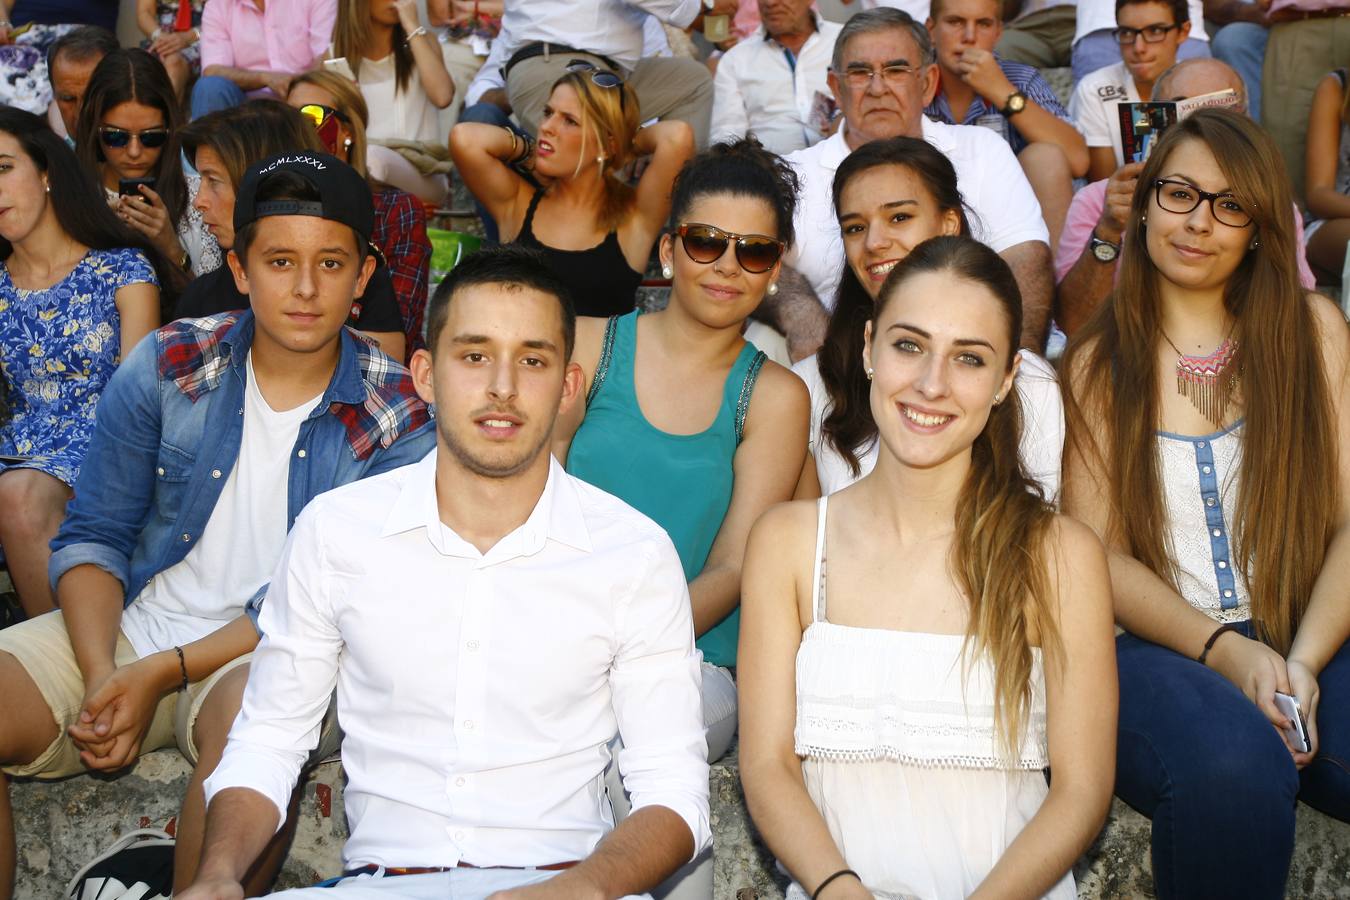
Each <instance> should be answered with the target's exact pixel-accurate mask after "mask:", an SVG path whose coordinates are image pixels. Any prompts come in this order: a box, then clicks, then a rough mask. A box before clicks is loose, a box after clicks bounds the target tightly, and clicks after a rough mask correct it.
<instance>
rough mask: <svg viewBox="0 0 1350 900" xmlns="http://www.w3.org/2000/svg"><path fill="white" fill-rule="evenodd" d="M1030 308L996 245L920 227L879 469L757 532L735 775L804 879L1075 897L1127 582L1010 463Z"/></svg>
mask: <svg viewBox="0 0 1350 900" xmlns="http://www.w3.org/2000/svg"><path fill="white" fill-rule="evenodd" d="M939 296H940V297H941V298H942V302H941V303H935V302H933V301H934V298H935V297H939ZM1021 317H1022V316H1021V296H1020V294H1019V291H1018V289H1017V283H1016V281H1015V280H1014V278H1013V275H1012V272H1011V270H1010V269H1009V268H1008V266H1007V264H1006V263H1004V262H1003V260H1002V259H1000V258H999V256H998V254H996V253H995V252H994V251H993V250H991V249H989V248H988V247H986V246H984V245H983V244H980V243H978V242H976V241H973V240H971V239H969V238H965V237H956V236H951V237H938V238H933V239H932V240H930V241H927V242H925V243H923V244H921V245H919V246H918V247H916V248H915V249H914V251H913V252H912V253H911V254H910V255H909V256H908V257H906V259H905V260H904V261H903V262H901V263H900V264H899V265H897V266H896V268H895V270H894V272H893V273H892V274H891V276H890V277H889V278H888V279H887V281H886V286H885V289H884V290H883V291H882V294H881V297H880V298H879V300H878V304H877V308H876V312H875V314H874V316H873V318H872V319H871V320H870V321H869V322H868V323H867V325H866V332H865V333H866V342H865V347H864V353H865V359H866V360H867V378H868V380H869V384H870V391H869V403H870V406H871V409H872V415H873V418H874V420H875V422H876V427H877V437H878V442H879V444H880V451H879V453H878V456H877V462H876V468H874V469H873V470H872V471H871V473H870V474H868V475H867V476H866V477H864V478H863V479H862V480H861V481H859V482H858V483H857V484H855V485H852V486H850V487H848V488H845V489H844V490H842V491H840V492H839V493H837V494H834V495H832V496H830V497H827V498H823V499H821V500H820V501H818V502H795V503H790V504H785V505H782V506H779V507H776V508H775V509H773V510H771V511H769V512H768V513H766V514H765V515H764V516H763V517H762V518H761V519H760V520H759V522H758V523H757V524H756V525H755V528H754V530H753V532H752V533H751V537H750V546H749V550H748V552H747V557H746V562H745V577H744V581H743V583H742V594H741V609H742V627H741V643H740V652H739V660H740V668H739V670H738V671H739V673H740V679H741V680H740V690H741V698H742V699H741V749H740V764H741V780H742V783H743V785H744V787H745V794H746V800H747V802H748V804H749V808H750V812H751V814H752V815H753V817H754V819H755V824H756V825H757V826H758V828H759V831H760V833H761V834H762V835H763V836H764V839H765V841H766V842H767V843H768V845H769V847H770V849H772V850H773V851H774V853H775V854H776V855H777V856H778V858H779V859H780V860H781V861H782V862H783V864H784V865H786V867H787V869H788V871H789V872H790V873H791V875H792V876H793V879H794V884H793V886H792V887H791V889H790V890H789V894H788V896H789V898H794V900H804V898H805V897H807V896H810V897H812V898H820V900H845V898H850V897H853V898H859V900H861V898H868V900H871V898H873V897H883V898H898V897H923V898H925V900H944V898H966V897H987V896H1025V897H1030V896H1049V897H1052V898H1056V900H1060V898H1066V900H1067V898H1072V897H1074V896H1075V892H1074V884H1073V878H1072V876H1071V875H1070V874H1069V868H1070V866H1072V865H1073V862H1074V860H1075V859H1077V858H1078V856H1079V854H1081V853H1082V852H1083V851H1084V850H1085V849H1086V848H1087V846H1088V844H1089V843H1091V841H1092V840H1093V838H1094V837H1095V836H1096V834H1097V829H1098V828H1099V827H1100V826H1101V823H1102V821H1103V819H1104V818H1105V815H1106V811H1107V807H1108V804H1109V802H1110V796H1111V784H1112V775H1113V770H1112V764H1111V758H1112V750H1113V748H1114V746H1115V706H1116V696H1115V679H1114V678H1113V677H1112V675H1113V669H1114V654H1113V652H1112V645H1111V611H1110V610H1111V603H1110V592H1109V589H1108V576H1107V569H1106V559H1105V555H1104V553H1103V552H1102V547H1101V544H1100V542H1099V541H1098V540H1097V539H1096V537H1095V536H1094V535H1093V534H1092V533H1091V532H1090V531H1089V530H1088V529H1087V528H1086V527H1084V526H1083V525H1081V524H1079V523H1077V522H1074V521H1073V520H1071V519H1068V518H1065V517H1062V516H1057V515H1055V512H1054V510H1053V509H1052V508H1051V507H1050V505H1049V504H1047V503H1046V502H1045V501H1044V500H1043V499H1042V498H1041V497H1040V495H1039V492H1038V491H1036V490H1035V489H1034V485H1033V483H1032V481H1031V479H1030V478H1029V477H1028V476H1027V474H1026V472H1025V471H1024V470H1023V468H1022V465H1021V463H1020V462H1019V459H1018V454H1017V438H1018V433H1019V422H1018V420H1019V418H1020V409H1021V400H1020V398H1019V396H1018V393H1017V391H1015V390H1013V378H1014V375H1015V373H1016V370H1017V367H1018V359H1017V354H1016V340H1017V336H1018V335H1019V334H1020V329H1021ZM1047 764H1048V765H1049V766H1050V767H1051V768H1052V769H1053V771H1054V778H1053V780H1052V781H1051V782H1050V784H1049V786H1047V784H1046V779H1045V777H1044V775H1043V773H1042V771H1041V770H1042V769H1043V768H1045V767H1046V765H1047Z"/></svg>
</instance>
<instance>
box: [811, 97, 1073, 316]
mask: <svg viewBox="0 0 1350 900" xmlns="http://www.w3.org/2000/svg"><path fill="white" fill-rule="evenodd" d="M844 128H845V126H841V127H840V129H839V131H837V132H836V133H835V134H834V136H833V137H830V138H828V139H827V140H823V141H821V142H820V143H819V144H816V145H815V146H813V147H807V148H806V149H805V150H798V151H797V152H796V153H792V154H789V155H788V157H787V159H788V161H789V162H790V163H792V165H793V167H794V168H795V169H796V170H797V175H798V177H799V178H800V179H801V191H800V193H799V194H798V196H797V214H796V218H795V219H794V220H793V224H794V226H795V227H796V231H797V240H796V242H795V243H794V244H793V246H792V249H791V250H789V251H788V254H787V263H788V265H790V266H792V267H793V268H794V269H796V270H797V271H798V272H801V273H802V275H804V276H805V277H806V279H807V280H808V281H810V282H811V286H812V287H813V288H814V289H815V291H816V296H817V297H819V298H820V302H821V303H823V304H824V305H825V308H826V309H833V308H834V300H835V293H836V292H837V291H838V289H839V279H840V278H841V277H842V276H843V271H844V266H846V265H847V264H848V263H847V262H846V261H845V260H844V242H843V240H842V239H841V238H840V236H839V220H838V218H837V217H836V215H835V211H834V197H833V189H834V173H835V170H837V169H838V168H839V164H840V163H841V162H843V161H844V157H846V156H848V155H849V153H850V152H852V151H850V150H849V147H848V144H847V143H846V142H845V140H844ZM923 138H924V140H926V141H928V143H930V144H932V145H933V146H934V147H936V148H937V149H938V150H941V151H942V153H943V154H944V155H945V156H946V157H947V158H948V159H949V160H951V163H952V167H953V168H955V169H956V184H957V188H958V189H959V190H960V191H961V197H962V198H963V199H964V200H965V202H966V207H967V210H968V212H969V213H970V227H971V234H972V236H973V237H975V238H976V239H977V240H980V241H982V242H984V243H985V244H988V245H989V246H990V247H992V248H993V249H994V250H995V251H996V252H998V253H1002V252H1003V251H1004V250H1007V249H1008V248H1009V247H1013V246H1016V245H1017V244H1021V243H1025V242H1027V241H1041V242H1042V243H1045V244H1047V245H1048V244H1049V242H1050V233H1049V232H1048V231H1047V230H1046V227H1045V219H1044V218H1043V216H1042V215H1041V204H1040V203H1039V202H1037V200H1036V195H1035V194H1034V193H1033V192H1032V190H1031V184H1030V183H1029V182H1028V181H1027V178H1026V176H1025V175H1024V174H1022V166H1021V164H1020V163H1018V162H1017V157H1016V156H1014V155H1013V152H1012V150H1011V149H1010V148H1009V147H1008V142H1007V141H1005V140H1003V137H1002V136H1001V135H998V134H995V133H994V132H993V131H990V130H989V129H988V128H980V127H978V126H975V125H946V124H943V123H941V122H934V121H933V120H932V119H929V118H928V117H927V116H924V117H923Z"/></svg>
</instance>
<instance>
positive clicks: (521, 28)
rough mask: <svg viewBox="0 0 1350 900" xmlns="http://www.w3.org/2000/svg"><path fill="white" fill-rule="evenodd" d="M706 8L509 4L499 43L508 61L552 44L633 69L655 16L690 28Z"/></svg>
mask: <svg viewBox="0 0 1350 900" xmlns="http://www.w3.org/2000/svg"><path fill="white" fill-rule="evenodd" d="M702 9H703V2H702V0H506V8H505V9H504V10H503V12H502V30H501V33H500V34H498V35H497V38H496V40H497V41H499V42H501V43H502V44H504V45H505V46H504V47H503V48H502V52H503V53H504V54H505V56H504V59H510V58H511V54H513V53H515V52H516V51H517V50H519V49H520V48H521V47H523V46H525V45H526V44H530V43H533V42H535V41H547V42H548V43H550V44H565V45H567V46H568V47H572V48H574V49H577V50H588V51H590V52H591V53H598V54H600V55H601V56H608V57H609V58H610V59H612V60H614V61H615V62H617V63H618V64H619V65H621V66H624V67H625V68H627V69H630V70H631V69H632V68H633V67H634V66H635V65H637V62H638V60H639V59H641V58H642V47H643V26H644V20H645V19H646V17H647V16H648V15H649V14H650V15H653V16H656V18H658V19H660V20H661V21H662V22H667V23H669V24H671V25H674V26H675V27H677V28H687V27H689V25H690V23H692V22H693V21H694V18H695V17H696V16H697V15H698V14H699V12H700V11H702Z"/></svg>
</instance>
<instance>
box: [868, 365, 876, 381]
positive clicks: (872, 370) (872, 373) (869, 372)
mask: <svg viewBox="0 0 1350 900" xmlns="http://www.w3.org/2000/svg"><path fill="white" fill-rule="evenodd" d="M875 374H877V372H876V369H873V368H872V367H871V366H868V367H867V380H868V381H871V380H872V376H873V375H875Z"/></svg>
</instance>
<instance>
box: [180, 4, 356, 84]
mask: <svg viewBox="0 0 1350 900" xmlns="http://www.w3.org/2000/svg"><path fill="white" fill-rule="evenodd" d="M336 21H337V0H267V9H266V10H265V11H263V10H259V9H258V7H257V6H256V5H254V2H253V0H211V2H210V3H207V4H206V8H205V9H204V10H203V11H202V27H201V52H202V69H203V70H205V69H206V68H207V67H208V66H229V67H231V68H235V69H254V70H257V71H264V72H286V73H289V74H298V73H300V72H305V71H307V70H309V69H311V68H313V66H314V63H315V61H317V60H318V59H319V57H321V56H322V55H323V54H324V51H326V50H327V49H328V45H329V44H331V43H333V24H334V23H335V22H336Z"/></svg>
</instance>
